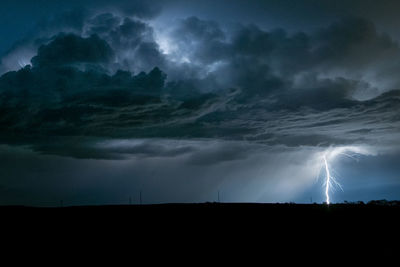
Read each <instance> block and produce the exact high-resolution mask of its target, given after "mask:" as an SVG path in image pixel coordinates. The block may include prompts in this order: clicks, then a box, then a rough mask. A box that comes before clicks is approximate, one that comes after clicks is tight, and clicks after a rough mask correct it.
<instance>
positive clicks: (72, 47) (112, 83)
mask: <svg viewBox="0 0 400 267" xmlns="http://www.w3.org/2000/svg"><path fill="white" fill-rule="evenodd" d="M137 10H140V8H138V9H137ZM100 11H101V12H93V11H90V12H89V11H70V12H69V13H68V12H67V13H64V16H63V17H62V18H63V19H60V20H57V22H58V23H59V24H57V23H50V22H51V20H52V19H49V22H46V23H43V26H42V29H43V32H45V33H46V32H47V34H48V35H47V34H44V35H42V38H36V39H35V40H36V42H35V45H32V46H30V49H33V48H32V47H35V46H37V47H38V50H37V51H36V50H35V54H34V55H32V57H30V58H29V59H28V60H31V63H32V67H29V66H28V67H25V68H23V69H20V70H18V71H12V72H8V73H5V74H4V75H3V76H2V77H1V78H0V127H1V130H2V133H1V134H2V138H1V139H2V143H13V144H23V145H30V146H31V147H32V148H33V149H35V150H36V151H40V152H43V153H49V154H59V155H66V156H75V157H79V158H82V157H83V158H84V157H88V158H124V157H126V155H130V154H131V155H138V154H141V155H148V156H156V155H157V153H158V154H159V156H162V155H179V154H182V155H183V154H187V153H189V152H192V151H194V150H196V151H199V153H198V154H196V156H192V157H191V161H192V162H193V163H195V164H199V165H201V164H203V163H204V164H208V163H210V162H211V161H215V162H222V161H224V160H227V161H231V160H235V159H237V158H238V159H240V158H242V157H243V158H245V157H246V154H248V153H250V152H248V151H243V153H239V152H238V150H237V149H236V148H235V147H230V148H228V147H220V148H219V149H217V151H215V153H214V154H212V153H211V154H208V153H209V152H207V153H206V154H204V155H203V156H202V153H200V152H201V150H200V149H199V147H198V146H194V147H184V148H182V149H176V150H174V149H172V148H171V147H168V148H165V147H163V146H162V145H154V146H149V145H148V144H146V145H143V146H135V147H134V148H133V147H129V148H125V149H123V148H121V147H119V148H115V147H114V148H107V149H98V147H97V144H94V143H92V142H89V143H87V142H86V141H85V142H81V141H80V139H79V137H83V136H85V137H86V138H89V139H90V138H99V139H100V140H106V139H117V140H119V139H122V140H124V139H129V138H165V139H171V138H172V139H202V138H208V139H220V140H221V139H223V140H247V141H249V142H257V143H262V144H265V145H286V146H293V147H296V146H302V145H307V146H329V145H332V144H337V145H340V144H352V143H376V142H377V140H379V142H382V143H385V144H387V143H389V142H392V141H393V140H395V139H396V136H397V133H396V129H397V128H396V127H398V124H399V118H398V116H396V114H395V112H394V111H395V110H396V109H397V108H398V107H399V101H398V93H397V91H392V92H389V93H385V92H388V91H391V90H393V89H396V85H397V84H398V83H399V80H398V77H397V76H396V75H392V74H393V73H396V69H397V67H398V63H397V61H396V60H393V59H394V58H400V49H399V46H398V43H397V42H396V41H394V40H393V39H392V38H390V37H389V36H388V35H385V34H383V33H380V32H379V31H378V30H377V29H376V28H375V24H374V23H372V22H371V21H369V20H367V19H362V18H354V17H349V18H346V19H341V20H337V21H335V22H333V23H331V24H330V25H329V26H324V27H320V28H319V29H317V30H312V31H310V30H308V31H304V32H293V31H291V30H287V29H283V28H279V29H271V30H265V29H264V28H262V27H261V26H259V25H256V24H245V23H242V24H237V25H235V26H234V27H230V28H229V27H224V26H222V25H221V24H219V23H218V22H217V21H214V20H204V19H201V18H199V17H196V16H189V17H188V18H186V19H180V20H178V21H177V22H176V23H174V24H171V25H168V27H167V30H166V31H165V32H161V33H160V32H159V31H157V29H155V28H154V27H153V26H151V25H152V24H151V23H150V22H149V21H146V20H143V18H144V17H146V16H141V15H133V16H127V15H126V13H123V12H116V11H115V12H114V10H104V11H103V10H100ZM128 11H129V10H128ZM150 13H151V12H150ZM150 13H148V14H150ZM148 16H151V15H148ZM74 18H76V20H75V19H74ZM147 18H149V17H147ZM57 29H59V31H60V32H63V31H65V32H67V33H60V34H58V33H57V34H56V35H54V34H55V31H57ZM43 36H46V37H43ZM32 40H33V39H32ZM21 47H24V46H23V45H22V46H21ZM15 51H20V50H15ZM18 53H20V52H18ZM18 53H16V54H15V55H19V54H18ZM28 54H29V53H28ZM10 55H11V54H10ZM10 58H12V57H10ZM23 65H24V64H23ZM381 93H384V94H383V95H382V96H379V95H380V94H381ZM366 99H368V100H366ZM388 107H390V109H388ZM65 136H67V137H65ZM40 137H55V138H56V139H57V141H55V142H50V141H49V140H48V139H47V138H44V139H42V138H40ZM63 137H65V141H66V142H65V143H63V142H60V140H62V139H63ZM73 137H77V139H78V141H76V145H72V144H71V143H70V141H69V140H71V138H72V139H73ZM96 140H97V139H96ZM58 142H60V145H58ZM66 147H68V148H70V149H67V148H66ZM157 151H158V152H157ZM234 154H235V156H232V155H234ZM208 159H212V160H211V161H210V160H208ZM207 160H208V161H207ZM202 162H203V163H202Z"/></svg>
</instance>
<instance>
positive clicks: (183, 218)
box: [0, 203, 400, 257]
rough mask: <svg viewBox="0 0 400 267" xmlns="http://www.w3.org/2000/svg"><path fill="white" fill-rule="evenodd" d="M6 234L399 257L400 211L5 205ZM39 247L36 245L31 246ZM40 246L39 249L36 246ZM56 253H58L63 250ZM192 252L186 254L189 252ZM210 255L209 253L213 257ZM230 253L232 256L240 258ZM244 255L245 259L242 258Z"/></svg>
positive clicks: (20, 238)
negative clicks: (337, 251) (336, 251)
mask: <svg viewBox="0 0 400 267" xmlns="http://www.w3.org/2000/svg"><path fill="white" fill-rule="evenodd" d="M0 218H1V226H2V228H1V229H2V233H3V236H4V234H6V235H10V236H11V239H10V240H12V242H15V243H16V246H17V247H18V246H20V245H21V242H33V243H34V244H36V242H38V241H42V240H43V239H44V236H50V241H48V239H46V240H47V244H48V245H50V247H52V246H53V245H52V244H59V243H60V242H61V243H64V244H67V245H68V244H70V242H72V243H71V244H74V246H84V247H85V246H86V245H85V244H86V243H85V242H86V241H85V242H83V241H82V240H89V243H90V247H92V246H93V243H95V244H98V245H99V244H101V246H107V247H109V246H111V247H113V246H115V247H117V248H118V250H119V249H128V250H131V248H132V246H134V247H137V246H139V247H142V249H144V250H149V251H153V249H160V248H161V250H164V249H169V250H170V249H172V250H174V249H175V247H174V246H175V245H176V244H178V245H179V251H181V252H182V251H184V250H185V251H186V250H189V251H196V252H201V254H204V253H206V254H207V253H211V252H212V251H214V252H215V251H219V249H220V248H221V247H230V248H231V249H232V251H231V252H230V253H231V254H232V253H234V254H235V253H236V252H234V251H237V253H239V254H240V253H242V252H243V251H244V249H250V250H251V251H254V253H259V255H264V254H265V253H269V254H271V250H268V249H267V247H271V246H272V247H273V248H274V249H275V250H278V251H279V253H286V251H293V250H294V251H297V252H299V251H306V254H304V255H308V253H315V252H316V251H320V252H321V251H322V252H324V253H325V252H326V251H328V250H329V251H331V252H329V253H334V250H339V251H340V253H346V252H349V253H353V252H354V251H361V253H365V251H370V252H372V253H375V252H379V253H397V252H396V251H397V250H398V248H399V241H398V240H400V235H399V232H400V231H399V229H400V220H399V218H400V205H397V203H384V204H382V203H375V204H331V205H324V204H252V203H242V204H241V203H202V204H160V205H120V206H118V205H117V206H115V205H114V206H78V207H58V208H38V207H21V206H13V207H10V206H7V207H6V206H3V207H0ZM31 246H32V245H31ZM33 246H35V245H33ZM55 248H56V247H55ZM182 249H184V250H182ZM207 251H208V252H207ZM231 254H230V257H231V256H232V255H231ZM239 254H238V255H239Z"/></svg>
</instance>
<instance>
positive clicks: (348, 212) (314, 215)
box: [0, 201, 400, 222]
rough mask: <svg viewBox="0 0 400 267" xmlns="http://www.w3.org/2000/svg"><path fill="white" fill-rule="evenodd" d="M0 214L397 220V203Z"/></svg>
mask: <svg viewBox="0 0 400 267" xmlns="http://www.w3.org/2000/svg"><path fill="white" fill-rule="evenodd" d="M0 213H2V214H7V213H15V214H18V216H24V215H26V216H28V215H32V216H35V217H38V216H39V218H40V216H64V215H68V216H78V217H80V218H85V217H86V218H95V217H97V216H100V217H102V216H114V218H129V219H133V220H135V221H137V222H140V221H147V220H151V219H152V218H153V219H163V220H164V219H170V220H174V219H180V218H184V219H191V218H202V219H206V218H210V219H211V218H218V219H221V220H228V219H235V218H237V219H240V220H242V219H246V218H248V219H263V220H268V221H269V222H274V221H277V222H278V221H287V220H304V221H312V220H314V219H323V220H341V219H352V220H369V221H372V220H374V221H376V220H395V221H397V220H398V217H399V215H400V204H399V203H398V202H382V201H375V202H370V203H368V204H364V203H345V204H330V205H326V204H294V203H282V204H278V203H276V204H272V203H271V204H263V203H218V202H207V203H188V204H183V203H182V204H180V203H171V204H151V205H97V206H65V207H28V206H1V207H0Z"/></svg>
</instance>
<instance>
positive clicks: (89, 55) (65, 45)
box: [31, 34, 113, 68]
mask: <svg viewBox="0 0 400 267" xmlns="http://www.w3.org/2000/svg"><path fill="white" fill-rule="evenodd" d="M112 56H113V51H112V49H111V47H110V46H109V45H108V44H107V42H105V41H104V40H102V39H100V38H99V37H98V36H97V35H92V36H90V37H89V38H81V37H79V36H76V35H73V34H67V35H63V34H61V35H59V36H57V37H56V38H55V39H54V40H53V41H52V42H51V43H50V44H48V45H43V46H41V47H40V48H39V50H38V54H37V56H35V57H33V58H32V60H31V62H32V64H33V66H34V67H39V68H40V67H41V68H43V67H51V66H60V65H61V66H62V65H68V64H74V63H94V64H95V63H98V64H99V63H107V62H108V61H110V60H111V58H112Z"/></svg>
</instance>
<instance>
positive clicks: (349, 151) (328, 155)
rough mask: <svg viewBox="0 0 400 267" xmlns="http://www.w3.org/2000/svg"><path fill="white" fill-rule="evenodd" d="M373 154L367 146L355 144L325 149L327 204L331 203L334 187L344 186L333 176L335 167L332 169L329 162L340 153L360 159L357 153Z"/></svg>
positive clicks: (323, 158) (323, 157)
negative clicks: (356, 145) (355, 145)
mask: <svg viewBox="0 0 400 267" xmlns="http://www.w3.org/2000/svg"><path fill="white" fill-rule="evenodd" d="M371 154H372V153H371V152H370V151H369V150H368V149H366V148H363V147H354V146H349V147H335V148H329V149H327V150H326V151H325V153H324V154H323V156H322V162H323V166H324V167H325V168H324V169H325V171H324V172H325V183H324V190H325V199H326V204H328V205H329V204H330V203H331V198H330V195H329V193H330V191H331V189H332V188H334V187H338V188H340V189H341V190H342V191H343V188H342V186H341V185H340V184H339V183H338V182H337V180H336V179H335V178H334V177H333V176H332V174H333V172H334V171H333V169H331V166H330V164H329V162H332V161H333V160H334V159H335V158H336V157H337V156H338V155H343V156H346V157H349V158H351V159H353V160H357V161H358V158H357V155H371Z"/></svg>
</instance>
